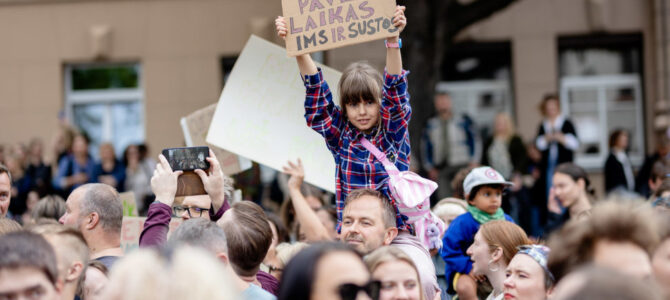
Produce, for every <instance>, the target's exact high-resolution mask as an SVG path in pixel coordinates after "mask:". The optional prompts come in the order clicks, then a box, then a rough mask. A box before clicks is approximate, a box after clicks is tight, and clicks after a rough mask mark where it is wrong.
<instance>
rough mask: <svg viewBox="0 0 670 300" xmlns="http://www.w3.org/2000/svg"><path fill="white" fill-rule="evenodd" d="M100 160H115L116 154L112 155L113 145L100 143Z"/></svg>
mask: <svg viewBox="0 0 670 300" xmlns="http://www.w3.org/2000/svg"><path fill="white" fill-rule="evenodd" d="M99 150H100V160H101V161H103V162H113V161H114V160H116V155H114V146H112V144H110V143H102V144H100V149H99Z"/></svg>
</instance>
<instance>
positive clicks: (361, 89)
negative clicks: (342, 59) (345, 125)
mask: <svg viewBox="0 0 670 300" xmlns="http://www.w3.org/2000/svg"><path fill="white" fill-rule="evenodd" d="M382 85H383V80H382V75H381V74H380V73H379V71H377V70H376V69H375V68H373V67H372V66H370V65H369V64H367V63H365V62H355V63H352V64H350V65H349V66H348V67H347V68H346V69H345V70H344V73H342V77H341V78H340V83H339V90H340V106H341V107H342V115H343V117H344V118H346V117H347V104H358V103H359V102H361V101H363V100H365V101H375V102H376V103H378V104H380V105H381V99H382Z"/></svg>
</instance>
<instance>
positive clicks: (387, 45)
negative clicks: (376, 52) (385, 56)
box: [384, 38, 402, 49]
mask: <svg viewBox="0 0 670 300" xmlns="http://www.w3.org/2000/svg"><path fill="white" fill-rule="evenodd" d="M384 45H386V48H398V49H400V48H402V39H401V38H398V42H397V43H389V42H388V41H387V40H384Z"/></svg>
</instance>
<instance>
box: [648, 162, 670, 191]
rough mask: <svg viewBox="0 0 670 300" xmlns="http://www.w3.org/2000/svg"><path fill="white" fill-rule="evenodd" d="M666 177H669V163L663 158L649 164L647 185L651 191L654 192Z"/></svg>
mask: <svg viewBox="0 0 670 300" xmlns="http://www.w3.org/2000/svg"><path fill="white" fill-rule="evenodd" d="M666 178H670V165H669V164H668V161H666V160H665V159H660V160H658V161H656V162H655V163H654V164H653V165H652V166H651V175H650V176H649V182H648V185H649V189H650V190H651V191H652V193H655V192H656V190H658V188H659V187H660V186H661V183H662V182H663V180H665V179H666Z"/></svg>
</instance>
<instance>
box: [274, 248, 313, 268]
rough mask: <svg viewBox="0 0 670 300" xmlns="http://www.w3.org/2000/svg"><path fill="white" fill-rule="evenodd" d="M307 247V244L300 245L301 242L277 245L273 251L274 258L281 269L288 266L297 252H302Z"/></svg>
mask: <svg viewBox="0 0 670 300" xmlns="http://www.w3.org/2000/svg"><path fill="white" fill-rule="evenodd" d="M308 246H309V244H307V243H302V242H297V243H293V244H291V243H281V244H279V245H277V249H276V250H275V251H276V252H277V254H276V256H277V259H278V260H279V262H280V263H281V267H284V266H286V265H287V264H288V262H289V261H291V259H292V258H293V257H294V256H295V255H296V254H298V252H300V251H302V249H305V248H307V247H308Z"/></svg>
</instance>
